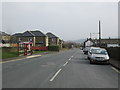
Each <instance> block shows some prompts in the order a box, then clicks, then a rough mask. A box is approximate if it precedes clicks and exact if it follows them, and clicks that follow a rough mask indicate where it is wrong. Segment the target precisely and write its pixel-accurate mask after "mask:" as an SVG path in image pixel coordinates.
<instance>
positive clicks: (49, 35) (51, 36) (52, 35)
mask: <svg viewBox="0 0 120 90" xmlns="http://www.w3.org/2000/svg"><path fill="white" fill-rule="evenodd" d="M46 35H47V36H48V37H49V38H57V36H55V35H54V34H53V33H51V32H49V33H47V34H46Z"/></svg>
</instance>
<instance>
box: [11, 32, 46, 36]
mask: <svg viewBox="0 0 120 90" xmlns="http://www.w3.org/2000/svg"><path fill="white" fill-rule="evenodd" d="M13 36H25V37H34V36H38V37H40V36H42V37H43V36H46V35H45V34H43V33H42V32H41V31H25V32H24V33H16V34H14V35H13Z"/></svg>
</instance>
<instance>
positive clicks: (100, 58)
mask: <svg viewBox="0 0 120 90" xmlns="http://www.w3.org/2000/svg"><path fill="white" fill-rule="evenodd" d="M88 59H89V60H90V63H95V62H106V63H107V64H109V55H108V53H107V50H106V49H104V48H95V47H93V48H91V49H90V50H89V52H88Z"/></svg>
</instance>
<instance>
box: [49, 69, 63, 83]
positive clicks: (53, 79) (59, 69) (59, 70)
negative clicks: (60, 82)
mask: <svg viewBox="0 0 120 90" xmlns="http://www.w3.org/2000/svg"><path fill="white" fill-rule="evenodd" d="M61 70H62V69H59V70H58V71H57V72H56V73H55V75H54V76H53V77H52V78H51V79H50V81H51V82H52V81H53V80H54V79H55V77H56V76H57V75H58V74H59V73H60V71H61Z"/></svg>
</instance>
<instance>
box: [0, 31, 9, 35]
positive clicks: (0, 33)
mask: <svg viewBox="0 0 120 90" xmlns="http://www.w3.org/2000/svg"><path fill="white" fill-rule="evenodd" d="M0 35H3V36H4V35H9V36H10V34H7V33H5V32H2V31H0Z"/></svg>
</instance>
